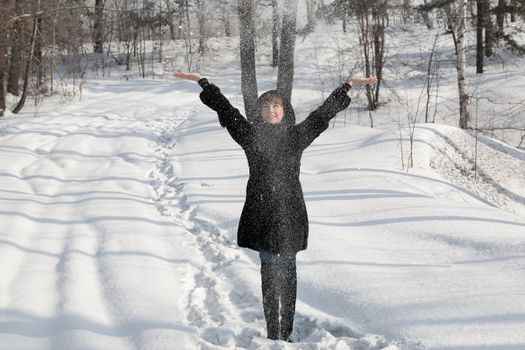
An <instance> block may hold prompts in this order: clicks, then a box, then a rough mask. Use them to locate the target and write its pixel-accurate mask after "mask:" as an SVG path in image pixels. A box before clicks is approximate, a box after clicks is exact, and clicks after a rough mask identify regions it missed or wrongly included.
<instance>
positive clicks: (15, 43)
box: [7, 0, 24, 96]
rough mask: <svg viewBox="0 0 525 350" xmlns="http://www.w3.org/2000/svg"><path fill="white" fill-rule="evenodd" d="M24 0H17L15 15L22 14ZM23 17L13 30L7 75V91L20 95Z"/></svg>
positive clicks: (18, 20) (16, 22)
mask: <svg viewBox="0 0 525 350" xmlns="http://www.w3.org/2000/svg"><path fill="white" fill-rule="evenodd" d="M22 12H23V10H22V1H21V0H16V1H15V16H18V15H21V14H22ZM22 21H23V20H22V19H17V20H16V21H15V23H14V25H13V30H12V32H11V34H12V39H11V54H10V55H9V74H8V76H7V92H9V93H10V94H12V95H15V96H18V95H19V94H20V91H19V90H20V87H19V83H18V82H19V80H20V73H21V71H22V48H23V44H22V40H23V37H24V24H23V22H22Z"/></svg>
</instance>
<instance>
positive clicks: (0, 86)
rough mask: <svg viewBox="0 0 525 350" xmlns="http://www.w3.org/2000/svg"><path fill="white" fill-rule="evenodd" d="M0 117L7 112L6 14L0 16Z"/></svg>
mask: <svg viewBox="0 0 525 350" xmlns="http://www.w3.org/2000/svg"><path fill="white" fill-rule="evenodd" d="M0 29H1V31H0V117H2V116H3V115H4V111H5V88H4V77H5V72H6V68H7V67H6V60H5V57H6V45H7V18H6V16H5V14H4V13H2V14H0Z"/></svg>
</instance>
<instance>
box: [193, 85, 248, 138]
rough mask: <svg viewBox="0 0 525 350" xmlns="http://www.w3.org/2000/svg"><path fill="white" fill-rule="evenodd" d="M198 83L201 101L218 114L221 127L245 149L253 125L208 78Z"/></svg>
mask: <svg viewBox="0 0 525 350" xmlns="http://www.w3.org/2000/svg"><path fill="white" fill-rule="evenodd" d="M198 83H199V85H200V86H201V87H202V92H201V93H200V95H199V97H200V99H201V101H202V102H203V103H204V104H205V105H206V106H208V107H209V108H211V109H213V110H214V111H215V112H217V116H218V117H219V123H220V124H221V126H222V127H223V128H224V127H225V128H226V129H227V130H228V132H229V133H230V135H231V137H232V138H233V139H234V140H235V142H237V143H238V144H239V145H240V146H241V147H242V148H245V147H246V146H247V145H248V143H249V140H250V136H251V133H252V126H251V124H250V123H248V121H247V120H246V118H244V117H243V116H242V115H241V113H240V112H239V110H238V109H237V108H235V107H233V106H232V105H231V103H230V101H228V99H227V98H226V97H225V96H224V95H223V94H222V93H221V90H220V89H219V88H218V87H217V86H216V85H214V84H211V83H209V82H208V80H207V79H206V78H202V79H201V80H199V82H198Z"/></svg>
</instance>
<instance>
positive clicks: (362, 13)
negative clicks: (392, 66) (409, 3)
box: [355, 0, 387, 111]
mask: <svg viewBox="0 0 525 350" xmlns="http://www.w3.org/2000/svg"><path fill="white" fill-rule="evenodd" d="M355 6H356V8H355V12H356V14H357V18H358V21H359V43H360V44H361V48H362V49H363V56H364V64H365V74H366V76H371V75H375V76H376V77H377V84H376V86H375V88H372V87H370V86H368V85H367V86H366V97H367V100H368V110H369V111H373V110H375V109H376V108H377V104H378V101H379V89H380V86H381V81H382V70H383V66H384V61H385V27H386V17H387V13H386V2H385V1H384V0H374V1H369V0H360V1H358V2H356V4H355Z"/></svg>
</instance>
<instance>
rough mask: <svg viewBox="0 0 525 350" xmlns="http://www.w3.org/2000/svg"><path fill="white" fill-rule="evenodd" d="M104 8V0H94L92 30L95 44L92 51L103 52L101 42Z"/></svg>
mask: <svg viewBox="0 0 525 350" xmlns="http://www.w3.org/2000/svg"><path fill="white" fill-rule="evenodd" d="M103 9H104V1H103V0H95V22H94V24H93V32H94V34H95V40H94V41H95V45H94V50H93V51H94V52H95V53H103V52H104V49H103V44H104V38H103V37H104V27H103V15H104V12H103Z"/></svg>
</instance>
